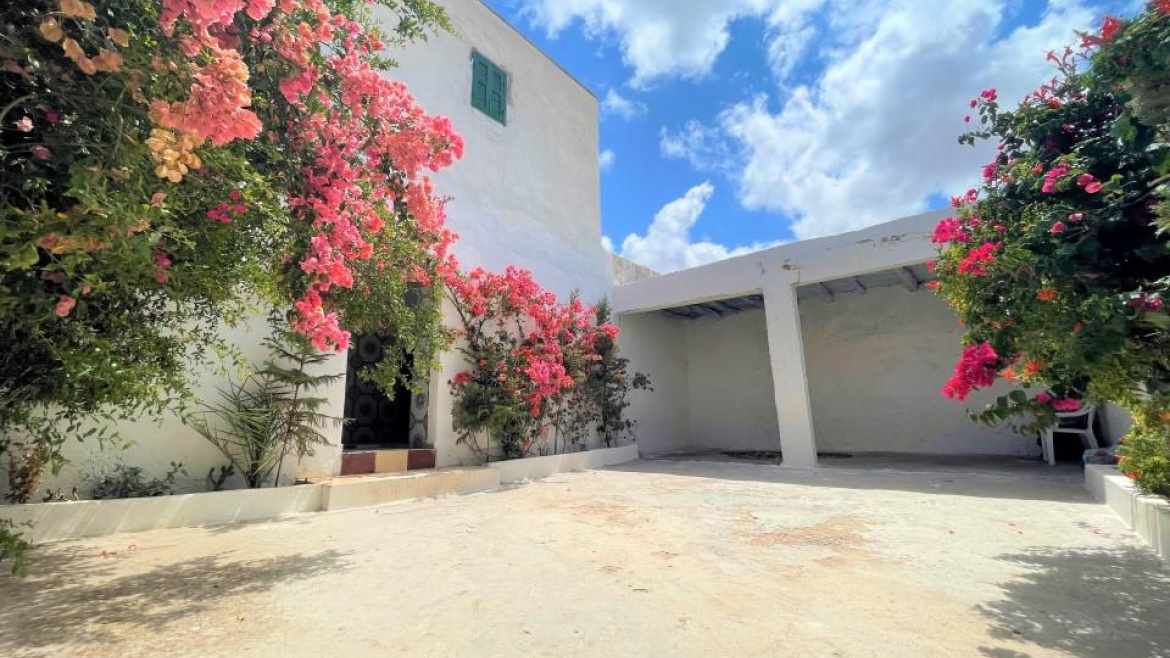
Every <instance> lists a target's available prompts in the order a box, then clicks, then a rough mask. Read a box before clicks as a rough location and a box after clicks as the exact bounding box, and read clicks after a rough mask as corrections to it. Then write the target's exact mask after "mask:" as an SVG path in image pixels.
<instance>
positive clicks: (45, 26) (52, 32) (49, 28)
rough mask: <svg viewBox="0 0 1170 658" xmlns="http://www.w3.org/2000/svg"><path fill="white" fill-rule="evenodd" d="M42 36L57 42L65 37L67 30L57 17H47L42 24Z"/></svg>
mask: <svg viewBox="0 0 1170 658" xmlns="http://www.w3.org/2000/svg"><path fill="white" fill-rule="evenodd" d="M39 29H40V31H41V36H42V37H44V38H45V39H46V40H47V41H51V42H53V43H57V42H58V41H60V40H61V39H63V38H64V37H65V31H64V30H62V29H61V24H60V23H58V22H57V21H56V20H55V19H52V18H46V19H45V20H44V21H43V22H42V23H41V25H40V28H39Z"/></svg>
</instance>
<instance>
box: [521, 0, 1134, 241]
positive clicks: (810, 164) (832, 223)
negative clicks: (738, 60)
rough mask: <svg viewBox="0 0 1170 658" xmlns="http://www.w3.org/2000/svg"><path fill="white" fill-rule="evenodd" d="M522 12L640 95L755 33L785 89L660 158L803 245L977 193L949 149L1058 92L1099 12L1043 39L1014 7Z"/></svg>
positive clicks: (670, 135) (575, 5)
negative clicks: (1060, 77)
mask: <svg viewBox="0 0 1170 658" xmlns="http://www.w3.org/2000/svg"><path fill="white" fill-rule="evenodd" d="M524 1H525V2H526V7H527V11H528V15H529V16H530V18H531V19H532V20H533V21H534V23H536V24H537V25H540V26H543V27H544V28H545V29H546V30H547V31H548V32H549V33H551V34H555V33H557V32H559V31H561V30H563V29H566V28H567V27H569V26H570V25H572V24H574V22H575V21H580V24H582V25H583V26H584V28H585V30H586V32H587V34H588V35H590V36H592V37H596V38H612V39H614V40H616V41H617V43H618V44H619V47H620V48H621V51H622V54H623V58H624V60H625V62H626V64H627V65H628V66H629V67H630V68H631V69H632V70H633V79H632V81H631V83H632V84H634V85H643V86H644V85H647V84H649V83H652V82H655V81H658V80H661V79H666V78H679V77H681V78H686V77H701V76H703V75H705V74H707V73H708V72H710V70H711V67H712V66H713V65H714V63H715V61H716V60H717V58H718V56H719V54H720V53H721V52H723V50H724V49H725V48H726V46H727V43H728V41H729V39H730V33H729V27H730V24H731V22H732V21H735V20H737V19H742V18H755V19H757V20H762V21H763V22H764V25H765V43H764V46H765V55H764V56H765V57H767V61H768V64H769V66H770V68H771V70H772V73H773V76H774V82H775V83H776V85H777V88H776V89H775V90H774V91H772V92H770V93H769V94H768V95H759V96H756V97H754V98H746V99H738V102H734V103H733V104H732V105H731V106H729V108H728V109H727V110H726V111H724V112H722V113H721V114H720V115H719V116H718V117H717V118H704V117H695V119H704V121H705V123H701V122H699V121H698V120H695V121H692V122H688V123H686V124H684V125H683V126H682V127H681V128H678V129H675V130H673V131H672V130H668V129H663V130H662V132H661V133H660V143H659V147H660V150H661V152H662V153H663V155H664V156H666V157H673V158H682V159H686V160H688V161H689V162H690V163H691V164H692V165H693V166H694V167H695V168H696V169H697V170H699V171H701V172H719V173H723V174H727V175H728V176H729V178H730V179H731V180H732V181H734V183H735V184H736V187H737V195H738V198H739V200H740V202H741V204H743V205H744V206H745V207H748V208H751V209H764V210H769V211H773V212H777V213H780V214H782V215H784V216H786V217H788V218H791V220H792V221H793V225H792V229H793V232H794V233H795V234H796V236H797V237H799V238H807V237H814V236H818V235H826V234H831V233H836V232H841V231H846V230H851V229H855V228H860V227H862V226H866V225H870V224H874V223H877V222H881V221H886V220H889V219H892V218H895V217H899V216H903V215H906V214H911V213H914V212H919V211H921V210H924V209H925V208H926V204H927V201H928V199H929V197H930V196H931V195H932V194H943V195H950V194H953V193H956V192H959V191H962V190H964V189H966V188H967V187H969V186H970V185H971V184H972V183H974V182H976V181H977V180H978V175H979V169H980V167H981V165H982V164H984V163H986V162H987V161H988V160H989V159H990V157H991V154H992V151H991V150H990V146H988V145H982V146H980V147H978V148H975V149H972V148H970V147H962V146H959V145H958V144H957V143H956V137H957V135H958V134H959V133H960V132H962V131H963V130H965V128H966V126H965V125H964V123H963V121H962V117H963V115H964V113H965V112H966V111H967V107H966V103H967V101H968V100H969V99H970V98H971V97H972V96H974V95H976V94H978V92H979V91H980V90H981V89H983V88H986V87H991V86H995V87H997V88H998V89H999V91H1000V98H1001V99H1002V100H1003V101H1004V102H1013V101H1015V100H1016V99H1019V98H1020V97H1022V96H1023V95H1024V94H1025V93H1026V92H1027V91H1029V90H1031V89H1033V88H1035V87H1036V86H1037V85H1038V84H1039V83H1041V82H1042V81H1044V80H1046V79H1048V78H1050V77H1051V75H1052V71H1051V69H1050V68H1049V66H1048V64H1047V63H1046V62H1045V60H1044V54H1045V52H1046V51H1048V50H1049V49H1053V48H1059V47H1062V46H1063V45H1065V44H1067V43H1071V42H1074V41H1075V40H1076V37H1075V35H1074V31H1075V30H1086V29H1090V28H1092V27H1094V26H1096V25H1099V20H1100V16H1099V14H1100V12H1099V11H1097V10H1094V9H1091V8H1090V7H1089V6H1088V5H1087V3H1088V2H1090V1H1092V0H1047V4H1046V5H1045V6H1044V11H1043V13H1042V15H1041V16H1040V18H1039V19H1038V21H1036V24H1035V25H1032V26H1025V27H1016V28H1014V29H1010V30H1009V29H1007V28H1006V27H1005V25H1004V24H1003V21H1004V20H1005V19H1004V17H1005V16H1008V15H1014V14H1016V13H1018V10H1019V6H1018V3H1017V2H1016V0H949V1H947V2H940V1H939V0H872V1H870V2H857V1H856V0H524ZM1135 4H1138V2H1137V0H1135ZM813 58H815V61H816V63H817V66H818V68H819V73H817V74H816V77H815V78H814V79H812V80H811V81H807V80H808V78H807V75H808V70H807V68H806V67H803V66H802V67H801V71H802V74H803V76H802V81H807V82H804V84H801V85H798V86H793V85H792V84H791V82H792V81H791V80H790V78H791V77H792V73H793V72H794V70H795V67H796V66H797V65H798V64H801V63H803V62H805V61H808V60H810V59H813ZM728 100H729V101H736V100H737V99H728Z"/></svg>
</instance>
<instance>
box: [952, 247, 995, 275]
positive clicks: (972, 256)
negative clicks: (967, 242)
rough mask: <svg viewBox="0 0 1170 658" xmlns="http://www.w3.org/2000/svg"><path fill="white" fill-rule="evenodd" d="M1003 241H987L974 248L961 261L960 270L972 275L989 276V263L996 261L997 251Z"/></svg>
mask: <svg viewBox="0 0 1170 658" xmlns="http://www.w3.org/2000/svg"><path fill="white" fill-rule="evenodd" d="M1002 244H1003V243H1000V242H985V243H983V245H982V246H980V247H977V248H975V249H972V250H971V252H970V253H968V254H967V256H966V257H965V258H963V261H962V262H961V263H959V272H960V273H961V274H969V275H971V276H987V275H988V270H987V267H986V266H987V265H990V264H991V263H994V262H995V252H996V251H998V250H999V248H1000V246H1001V245H1002Z"/></svg>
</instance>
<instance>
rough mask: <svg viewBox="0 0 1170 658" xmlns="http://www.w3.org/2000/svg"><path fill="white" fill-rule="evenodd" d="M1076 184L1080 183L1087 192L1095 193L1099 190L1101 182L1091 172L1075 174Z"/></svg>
mask: <svg viewBox="0 0 1170 658" xmlns="http://www.w3.org/2000/svg"><path fill="white" fill-rule="evenodd" d="M1077 185H1080V186H1081V188H1082V189H1084V190H1085V191H1086V192H1088V193H1089V194H1096V193H1098V192H1100V191H1101V183H1100V181H1098V180H1097V179H1096V178H1094V177H1093V174H1087V173H1086V174H1081V175H1080V176H1077Z"/></svg>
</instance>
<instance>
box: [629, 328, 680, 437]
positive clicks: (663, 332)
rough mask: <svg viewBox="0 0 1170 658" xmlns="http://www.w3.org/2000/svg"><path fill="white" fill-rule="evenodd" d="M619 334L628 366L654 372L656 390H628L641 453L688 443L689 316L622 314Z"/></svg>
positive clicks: (641, 370) (651, 376) (630, 408)
mask: <svg viewBox="0 0 1170 658" xmlns="http://www.w3.org/2000/svg"><path fill="white" fill-rule="evenodd" d="M618 322H619V325H620V327H621V330H622V333H621V336H620V338H619V339H618V342H619V346H620V347H621V350H622V355H623V356H625V357H627V358H628V359H629V360H630V371H631V372H634V371H638V372H644V373H646V374H647V375H649V376H650V383H651V385H652V386H653V388H654V390H653V391H634V392H633V393H631V395H630V406H629V408H628V409H627V410H626V413H627V414H628V417H629V418H631V419H633V420H635V421H636V423H637V425H636V426H635V427H634V434H635V435H636V436H637V439H638V445H639V447H640V448H641V451H642V453H643V454H654V453H660V452H673V451H678V450H686V449H688V448H690V423H689V419H688V411H687V405H688V404H689V399H688V395H689V394H688V389H687V336H686V320H683V319H682V318H670V317H666V316H664V315H662V314H661V313H657V312H650V313H633V314H626V315H622V316H621V317H620V318H619V320H618Z"/></svg>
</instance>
